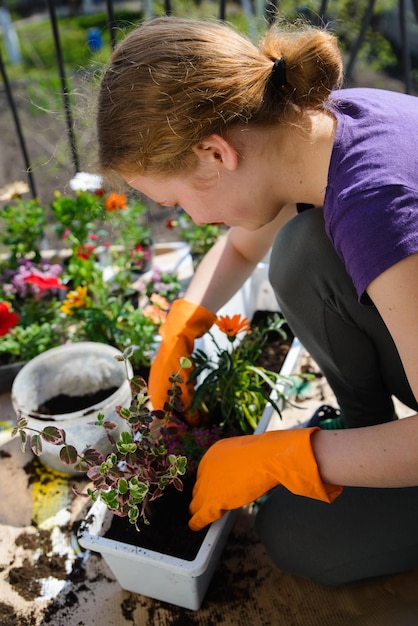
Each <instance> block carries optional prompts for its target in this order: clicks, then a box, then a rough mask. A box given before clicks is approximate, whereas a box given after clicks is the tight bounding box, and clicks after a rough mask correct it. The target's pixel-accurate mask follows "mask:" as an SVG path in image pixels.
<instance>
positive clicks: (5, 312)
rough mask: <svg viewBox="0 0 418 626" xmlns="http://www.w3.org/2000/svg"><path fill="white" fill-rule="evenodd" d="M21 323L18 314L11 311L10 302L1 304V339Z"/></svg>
mask: <svg viewBox="0 0 418 626" xmlns="http://www.w3.org/2000/svg"><path fill="white" fill-rule="evenodd" d="M18 321H19V316H18V314H17V313H15V312H14V311H12V310H11V308H10V304H9V303H8V302H0V337H3V335H7V333H8V332H9V330H11V329H12V328H13V327H14V326H16V324H17V323H18Z"/></svg>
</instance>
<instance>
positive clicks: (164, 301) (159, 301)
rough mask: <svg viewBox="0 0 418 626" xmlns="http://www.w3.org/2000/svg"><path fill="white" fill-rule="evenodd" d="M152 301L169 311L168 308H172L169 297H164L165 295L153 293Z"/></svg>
mask: <svg viewBox="0 0 418 626" xmlns="http://www.w3.org/2000/svg"><path fill="white" fill-rule="evenodd" d="M150 302H152V304H155V306H157V307H158V308H160V309H162V310H163V311H168V309H169V308H170V304H169V302H168V300H167V298H164V296H161V295H160V294H159V293H153V294H152V296H151V297H150Z"/></svg>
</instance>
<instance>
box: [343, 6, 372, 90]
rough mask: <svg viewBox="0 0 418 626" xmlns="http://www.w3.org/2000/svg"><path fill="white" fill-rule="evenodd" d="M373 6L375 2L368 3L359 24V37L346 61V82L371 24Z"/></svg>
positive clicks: (351, 73) (349, 77) (349, 78)
mask: <svg viewBox="0 0 418 626" xmlns="http://www.w3.org/2000/svg"><path fill="white" fill-rule="evenodd" d="M374 4H375V0H369V3H368V5H367V9H366V11H365V13H364V17H363V19H362V22H361V28H360V32H359V35H358V37H357V40H356V42H355V44H354V46H353V49H352V51H351V55H350V59H349V61H348V64H347V69H346V72H345V76H346V79H347V80H348V81H350V80H351V78H352V75H353V70H354V65H355V62H356V59H357V55H358V53H359V50H360V48H361V46H362V43H363V41H364V38H365V36H366V32H367V29H368V27H369V24H370V22H371V19H372V16H373V9H374Z"/></svg>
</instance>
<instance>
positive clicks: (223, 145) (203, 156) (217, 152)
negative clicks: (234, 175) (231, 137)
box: [192, 134, 238, 171]
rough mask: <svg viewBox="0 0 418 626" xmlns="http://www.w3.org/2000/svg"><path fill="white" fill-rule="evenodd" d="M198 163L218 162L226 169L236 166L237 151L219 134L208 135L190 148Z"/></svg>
mask: <svg viewBox="0 0 418 626" xmlns="http://www.w3.org/2000/svg"><path fill="white" fill-rule="evenodd" d="M192 150H193V152H194V153H195V154H196V156H197V158H198V159H199V161H200V163H202V164H206V165H207V164H208V163H218V164H219V165H223V166H224V167H225V168H226V169H228V170H231V171H233V170H235V169H236V168H237V166H238V153H237V151H236V150H235V148H234V147H233V146H232V145H231V144H230V143H229V142H228V141H226V139H224V138H223V137H221V136H220V135H216V134H213V135H208V136H207V137H205V138H204V139H202V141H199V143H197V144H195V145H194V146H193V148H192Z"/></svg>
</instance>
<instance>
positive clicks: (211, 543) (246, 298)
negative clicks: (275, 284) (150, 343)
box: [78, 268, 301, 610]
mask: <svg viewBox="0 0 418 626" xmlns="http://www.w3.org/2000/svg"><path fill="white" fill-rule="evenodd" d="M266 271H267V270H266V268H261V269H260V271H259V272H258V274H256V275H255V276H254V277H252V278H251V279H249V281H247V283H246V285H245V286H244V287H243V289H242V290H240V291H239V292H238V294H236V296H235V297H234V298H232V299H231V301H230V302H229V303H228V304H227V305H226V306H225V307H223V309H222V311H220V312H219V313H220V314H222V315H226V314H236V313H241V314H244V315H247V316H248V317H249V318H251V316H252V314H253V313H254V311H255V310H256V309H255V308H254V307H257V308H260V307H259V305H258V299H259V297H260V295H262V296H263V297H264V296H265V294H260V292H259V290H260V288H262V289H263V290H264V289H266V286H265V284H264V279H263V276H265V277H266ZM273 298H274V296H273ZM270 302H272V301H271V300H270ZM272 305H273V309H274V308H276V309H277V305H274V303H272ZM261 308H264V309H267V310H268V307H267V306H265V305H264V306H263V307H261ZM251 309H253V310H251ZM300 350H301V346H300V343H299V342H298V340H294V342H293V344H292V347H291V349H290V351H289V353H288V355H287V357H286V360H285V362H284V364H283V367H282V369H281V372H282V373H283V374H284V375H286V376H289V375H291V374H293V373H294V372H295V370H296V367H297V363H298V358H299V354H300ZM272 415H273V409H272V407H271V406H270V405H268V406H267V407H266V409H265V411H264V414H263V416H262V418H261V420H260V423H259V425H258V428H257V431H256V432H257V433H261V432H264V431H265V430H266V429H267V427H268V424H269V421H270V419H271V416H272ZM235 516H236V511H230V512H229V513H226V514H225V515H224V516H223V517H222V518H221V519H219V520H217V521H216V522H214V523H213V524H211V525H210V527H209V530H208V533H207V535H206V537H205V539H204V541H203V543H202V545H201V547H200V549H199V552H198V554H197V555H196V557H195V559H194V560H193V561H187V560H183V559H180V558H177V557H173V556H168V555H165V554H161V553H158V552H155V551H152V550H146V549H143V548H140V547H137V546H133V545H128V544H124V543H121V542H119V541H114V540H112V539H109V538H107V537H103V536H102V535H103V534H104V533H105V532H106V530H107V529H108V528H109V526H110V523H111V519H112V515H111V513H109V512H108V511H107V509H106V507H105V505H104V504H103V503H102V502H96V503H95V504H94V505H93V506H92V508H91V509H90V511H89V513H88V515H87V519H86V520H85V521H84V522H83V524H82V525H81V527H80V530H79V535H78V540H79V543H80V545H81V546H82V547H83V548H88V549H90V550H93V551H95V552H100V553H101V554H102V556H103V558H104V559H105V561H106V563H107V564H108V566H109V567H110V569H111V570H112V572H113V574H114V576H115V577H116V579H117V580H118V582H119V584H120V585H121V587H122V588H123V589H126V590H127V591H131V592H134V593H139V594H142V595H145V596H148V597H150V598H154V599H156V600H161V601H163V602H169V603H171V604H175V605H177V606H181V607H184V608H186V609H192V610H197V609H199V608H200V605H201V603H202V601H203V598H204V596H205V593H206V591H207V588H208V586H209V583H210V581H211V579H212V576H213V573H214V571H215V568H216V566H217V564H218V561H219V558H220V555H221V552H222V550H223V547H224V545H225V542H226V540H227V537H228V534H229V532H230V530H231V528H232V525H233V523H234V520H235Z"/></svg>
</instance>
